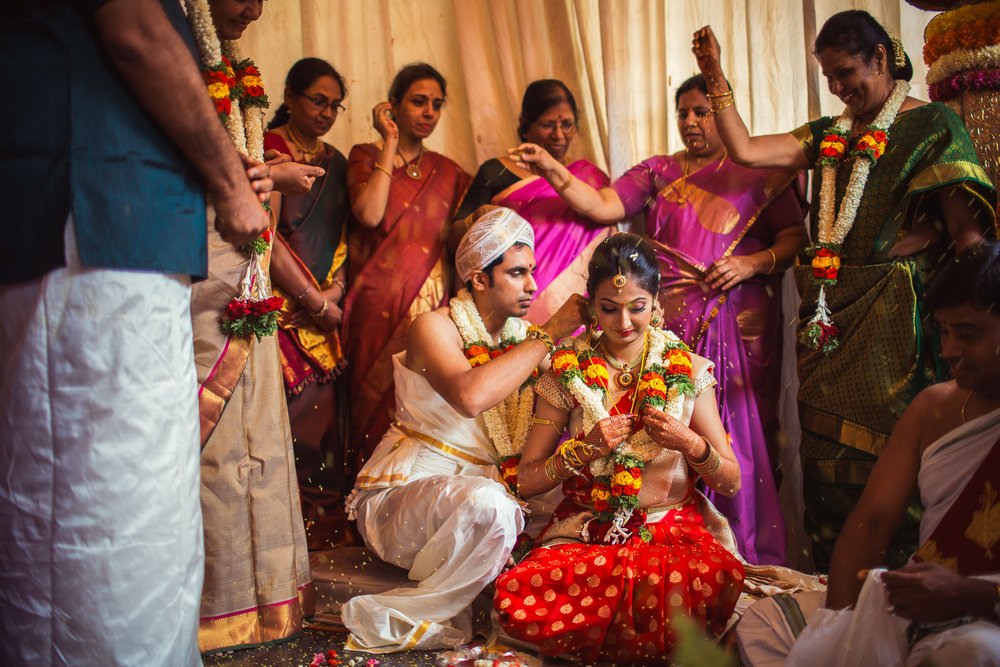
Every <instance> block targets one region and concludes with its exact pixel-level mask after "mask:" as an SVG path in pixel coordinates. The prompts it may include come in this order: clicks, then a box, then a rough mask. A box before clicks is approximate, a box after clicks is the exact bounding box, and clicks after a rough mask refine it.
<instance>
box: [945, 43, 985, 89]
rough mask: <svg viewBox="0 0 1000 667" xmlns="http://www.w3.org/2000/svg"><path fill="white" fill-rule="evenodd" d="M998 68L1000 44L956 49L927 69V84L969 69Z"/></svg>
mask: <svg viewBox="0 0 1000 667" xmlns="http://www.w3.org/2000/svg"><path fill="white" fill-rule="evenodd" d="M997 68H1000V44H993V45H990V46H983V47H981V48H978V49H955V50H954V51H952V52H951V53H946V54H944V55H943V56H941V57H940V58H938V59H937V60H936V61H934V64H933V65H931V67H930V69H928V70H927V85H929V86H930V85H933V84H935V83H938V82H940V81H944V80H946V79H949V78H951V77H952V76H954V75H956V74H958V73H959V72H965V71H967V70H972V69H997Z"/></svg>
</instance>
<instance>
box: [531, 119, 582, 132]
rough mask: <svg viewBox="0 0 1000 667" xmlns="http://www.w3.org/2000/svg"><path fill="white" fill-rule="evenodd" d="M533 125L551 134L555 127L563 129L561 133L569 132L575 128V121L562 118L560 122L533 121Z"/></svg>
mask: <svg viewBox="0 0 1000 667" xmlns="http://www.w3.org/2000/svg"><path fill="white" fill-rule="evenodd" d="M535 127H537V128H538V129H539V130H541V131H542V132H544V133H546V134H552V133H553V132H555V131H556V128H557V127H558V128H559V129H561V130H562V131H563V134H569V133H570V132H572V131H574V130H575V129H576V123H574V122H573V121H571V120H564V121H562V122H561V123H556V122H555V121H546V122H544V123H535Z"/></svg>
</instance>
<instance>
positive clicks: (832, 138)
mask: <svg viewBox="0 0 1000 667" xmlns="http://www.w3.org/2000/svg"><path fill="white" fill-rule="evenodd" d="M846 152H847V133H846V132H844V131H842V130H841V129H840V128H838V127H836V126H832V127H829V128H827V130H826V136H824V137H823V141H821V142H820V144H819V155H820V158H819V162H820V164H824V165H826V164H836V163H837V161H838V160H840V159H841V158H842V157H844V154H845V153H846Z"/></svg>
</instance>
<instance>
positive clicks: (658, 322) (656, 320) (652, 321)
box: [649, 315, 663, 329]
mask: <svg viewBox="0 0 1000 667" xmlns="http://www.w3.org/2000/svg"><path fill="white" fill-rule="evenodd" d="M649 326H651V327H653V328H654V329H659V328H660V327H662V326H663V318H662V317H660V316H659V315H653V316H652V317H651V318H649Z"/></svg>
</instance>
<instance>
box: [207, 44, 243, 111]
mask: <svg viewBox="0 0 1000 667" xmlns="http://www.w3.org/2000/svg"><path fill="white" fill-rule="evenodd" d="M201 76H202V79H204V81H205V85H206V86H207V87H208V94H209V96H210V97H211V98H212V104H214V105H215V112H216V113H217V114H219V118H220V119H222V121H223V122H225V121H226V119H227V118H229V114H230V113H232V111H233V90H234V89H235V88H236V73H235V72H234V71H233V66H232V63H230V62H229V59H228V58H226V57H225V56H222V60H221V61H219V62H218V63H216V64H215V65H213V66H212V67H208V68H206V69H205V70H203V71H202V73H201Z"/></svg>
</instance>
